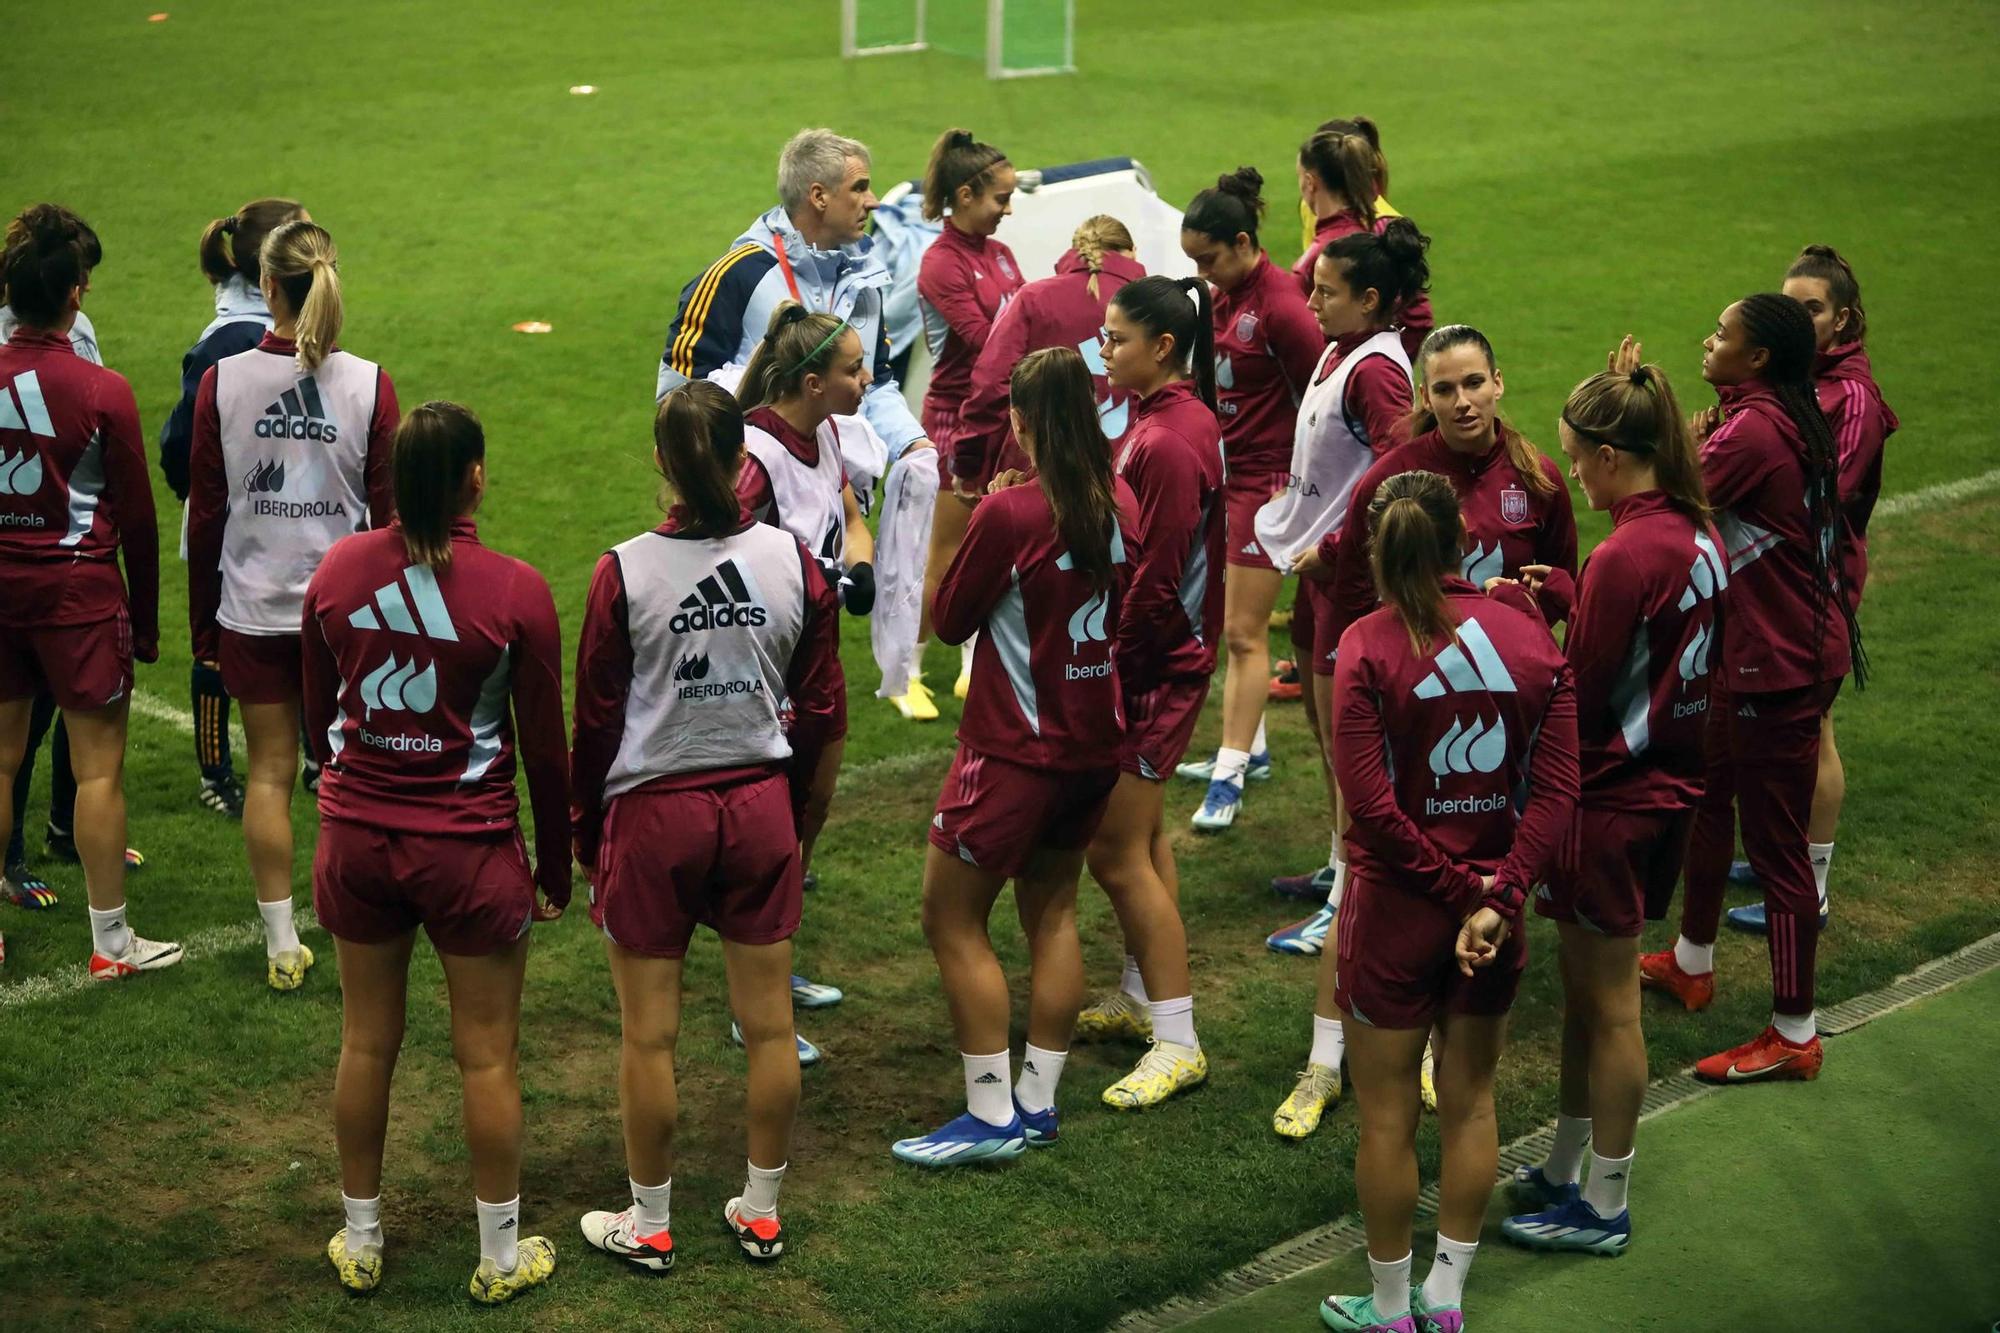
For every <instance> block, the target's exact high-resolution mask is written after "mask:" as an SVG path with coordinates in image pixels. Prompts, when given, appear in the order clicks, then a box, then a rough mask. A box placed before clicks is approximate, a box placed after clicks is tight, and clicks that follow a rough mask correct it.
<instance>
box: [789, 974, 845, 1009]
mask: <svg viewBox="0 0 2000 1333" xmlns="http://www.w3.org/2000/svg"><path fill="white" fill-rule="evenodd" d="M846 998H847V996H846V994H845V993H844V992H842V990H841V989H840V987H838V986H822V985H820V984H819V983H818V982H817V981H807V980H806V979H805V978H804V977H802V976H800V975H799V974H798V973H796V972H794V973H793V974H792V1003H793V1004H794V1005H795V1006H797V1007H798V1008H800V1009H830V1008H832V1007H833V1006H834V1005H836V1004H839V1003H840V1002H841V1001H842V1000H844V999H846Z"/></svg>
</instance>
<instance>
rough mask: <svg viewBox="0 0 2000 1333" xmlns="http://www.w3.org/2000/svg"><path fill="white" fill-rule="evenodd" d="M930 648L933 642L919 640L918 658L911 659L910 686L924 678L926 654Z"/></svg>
mask: <svg viewBox="0 0 2000 1333" xmlns="http://www.w3.org/2000/svg"><path fill="white" fill-rule="evenodd" d="M930 646H931V641H930V640H929V639H918V640H917V651H916V656H914V657H912V658H911V659H910V684H912V685H914V684H916V683H917V682H918V681H920V680H922V679H923V678H924V653H925V652H927V651H928V650H929V649H930Z"/></svg>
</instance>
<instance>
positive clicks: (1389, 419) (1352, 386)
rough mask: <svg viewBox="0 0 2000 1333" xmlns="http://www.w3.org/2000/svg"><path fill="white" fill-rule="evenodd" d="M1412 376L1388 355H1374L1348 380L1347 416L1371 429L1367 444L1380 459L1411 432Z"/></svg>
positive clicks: (1363, 426) (1364, 427)
mask: <svg viewBox="0 0 2000 1333" xmlns="http://www.w3.org/2000/svg"><path fill="white" fill-rule="evenodd" d="M1414 401H1415V399H1414V398H1413V396H1412V395H1411V392H1410V377H1409V375H1408V374H1407V373H1406V372H1405V371H1404V370H1403V368H1402V367H1401V366H1398V365H1397V364H1396V363H1395V362H1394V361H1391V360H1390V359H1389V358H1388V357H1386V356H1371V357H1369V358H1368V359H1367V360H1365V361H1363V362H1362V363H1361V364H1360V365H1358V366H1356V367H1355V368H1354V374H1353V375H1352V376H1351V377H1350V378H1349V379H1348V381H1347V403H1346V407H1347V415H1348V416H1350V417H1352V418H1353V419H1354V420H1356V421H1358V422H1360V423H1361V427H1362V429H1363V430H1365V431H1367V432H1368V447H1369V448H1370V449H1373V450H1374V451H1375V456H1376V457H1377V458H1380V457H1381V456H1382V455H1383V454H1386V453H1388V452H1389V451H1390V450H1391V449H1393V448H1395V447H1396V446H1397V445H1399V444H1401V443H1402V442H1403V441H1404V439H1405V438H1406V437H1407V436H1408V434H1409V425H1410V404H1411V403H1412V402H1414Z"/></svg>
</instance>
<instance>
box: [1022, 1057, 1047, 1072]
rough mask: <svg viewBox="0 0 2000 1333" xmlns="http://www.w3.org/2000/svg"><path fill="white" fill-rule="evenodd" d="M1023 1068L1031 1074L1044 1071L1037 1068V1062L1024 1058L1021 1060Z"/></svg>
mask: <svg viewBox="0 0 2000 1333" xmlns="http://www.w3.org/2000/svg"><path fill="white" fill-rule="evenodd" d="M1021 1068H1022V1070H1023V1071H1025V1072H1027V1073H1030V1074H1039V1073H1041V1072H1042V1071H1041V1070H1039V1069H1037V1068H1035V1062H1034V1061H1033V1060H1023V1061H1022V1062H1021Z"/></svg>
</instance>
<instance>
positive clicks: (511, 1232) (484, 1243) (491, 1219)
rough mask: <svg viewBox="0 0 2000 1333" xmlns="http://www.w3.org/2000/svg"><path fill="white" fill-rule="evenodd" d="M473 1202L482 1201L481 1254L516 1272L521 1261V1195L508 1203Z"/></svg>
mask: <svg viewBox="0 0 2000 1333" xmlns="http://www.w3.org/2000/svg"><path fill="white" fill-rule="evenodd" d="M473 1202H474V1203H476V1204H478V1205H479V1257H480V1258H481V1259H491V1260H492V1261H493V1266H494V1267H495V1268H497V1269H499V1270H500V1271H501V1272H503V1273H511V1272H513V1271H514V1266H515V1265H516V1264H518V1263H519V1262H520V1261H521V1248H520V1240H521V1196H520V1195H518V1194H516V1195H515V1196H514V1197H513V1198H511V1199H509V1200H507V1202H505V1203H488V1202H486V1200H484V1199H474V1200H473Z"/></svg>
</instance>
